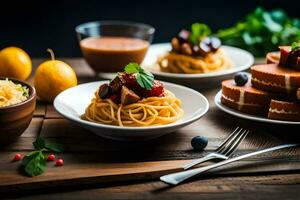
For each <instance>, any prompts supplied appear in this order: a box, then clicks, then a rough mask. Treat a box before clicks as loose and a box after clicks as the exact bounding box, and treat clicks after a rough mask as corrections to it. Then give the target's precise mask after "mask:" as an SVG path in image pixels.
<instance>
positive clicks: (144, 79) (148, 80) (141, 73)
mask: <svg viewBox="0 0 300 200" xmlns="http://www.w3.org/2000/svg"><path fill="white" fill-rule="evenodd" d="M124 71H125V73H126V74H136V81H137V82H138V84H139V85H140V86H141V87H142V88H145V89H147V90H151V88H152V86H153V82H154V76H153V74H151V73H150V72H148V71H146V70H145V69H143V68H142V67H141V66H140V65H139V64H137V63H129V64H128V65H126V66H125V69H124Z"/></svg>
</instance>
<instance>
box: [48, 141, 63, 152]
mask: <svg viewBox="0 0 300 200" xmlns="http://www.w3.org/2000/svg"><path fill="white" fill-rule="evenodd" d="M45 147H46V148H47V149H49V150H50V151H54V152H57V153H59V152H62V151H64V147H63V145H61V144H57V143H47V144H46V145H45Z"/></svg>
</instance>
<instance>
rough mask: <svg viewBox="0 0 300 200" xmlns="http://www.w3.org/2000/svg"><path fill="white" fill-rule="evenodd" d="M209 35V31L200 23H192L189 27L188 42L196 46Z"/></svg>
mask: <svg viewBox="0 0 300 200" xmlns="http://www.w3.org/2000/svg"><path fill="white" fill-rule="evenodd" d="M210 34H211V29H210V28H209V27H208V26H207V25H206V24H202V23H194V24H192V26H191V34H190V36H189V41H190V42H191V43H192V44H198V43H199V42H200V41H201V40H203V39H204V38H205V37H207V36H208V35H210Z"/></svg>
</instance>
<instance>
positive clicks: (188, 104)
mask: <svg viewBox="0 0 300 200" xmlns="http://www.w3.org/2000/svg"><path fill="white" fill-rule="evenodd" d="M103 83H107V81H98V82H91V83H85V84H81V85H78V86H76V87H73V88H70V89H67V90H65V91H64V92H62V93H60V94H59V95H58V96H57V97H56V98H55V100H54V103H53V104H54V107H55V109H56V110H57V112H59V113H60V114H61V115H62V116H64V117H65V118H67V119H69V120H71V121H73V122H75V123H76V124H78V125H80V126H82V127H84V128H87V129H89V130H91V131H92V132H94V133H96V134H97V135H99V136H102V137H105V138H110V139H115V140H147V139H152V138H156V137H159V136H162V135H164V134H166V133H170V132H173V131H175V130H177V129H179V128H182V127H184V126H186V125H188V124H191V123H192V122H194V121H196V120H197V119H199V118H200V117H202V116H203V115H204V114H205V113H206V112H207V111H208V108H209V104H208V101H207V99H206V98H205V97H204V96H203V95H202V94H200V93H199V92H197V91H195V90H192V89H190V88H187V87H183V86H180V85H175V84H172V83H166V82H164V85H165V87H166V89H168V90H170V91H172V92H173V93H174V94H175V95H176V96H177V97H178V98H179V99H181V101H182V108H183V110H184V116H183V117H182V119H180V120H178V121H177V122H174V123H172V124H167V125H162V126H150V127H119V126H112V125H105V124H98V123H94V122H89V121H86V120H82V119H81V118H80V116H81V115H82V114H83V113H84V111H85V109H86V107H87V106H88V105H89V104H90V102H91V99H92V97H93V95H94V92H95V91H96V90H97V89H98V88H99V86H100V85H101V84H103Z"/></svg>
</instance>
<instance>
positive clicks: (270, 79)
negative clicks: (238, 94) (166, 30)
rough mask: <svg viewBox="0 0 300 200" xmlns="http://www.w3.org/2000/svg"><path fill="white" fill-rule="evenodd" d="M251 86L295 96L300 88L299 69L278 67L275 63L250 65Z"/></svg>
mask: <svg viewBox="0 0 300 200" xmlns="http://www.w3.org/2000/svg"><path fill="white" fill-rule="evenodd" d="M251 74H252V79H251V82H252V85H253V87H255V88H257V89H259V90H264V91H269V92H277V93H286V94H291V95H292V96H295V94H296V91H297V89H298V88H300V71H297V70H295V69H292V68H286V67H280V66H278V65H277V64H264V65H255V66H253V67H251Z"/></svg>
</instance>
